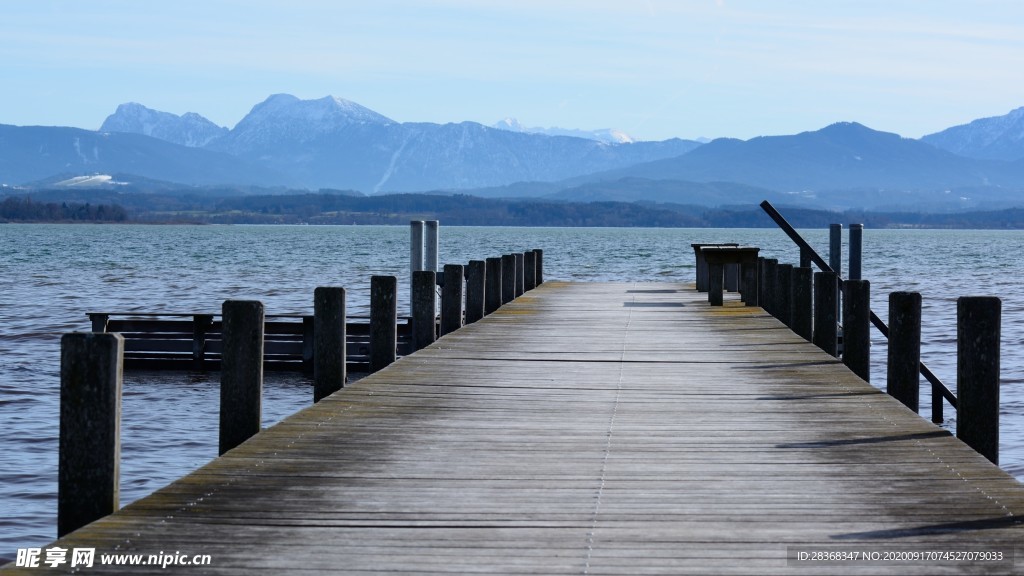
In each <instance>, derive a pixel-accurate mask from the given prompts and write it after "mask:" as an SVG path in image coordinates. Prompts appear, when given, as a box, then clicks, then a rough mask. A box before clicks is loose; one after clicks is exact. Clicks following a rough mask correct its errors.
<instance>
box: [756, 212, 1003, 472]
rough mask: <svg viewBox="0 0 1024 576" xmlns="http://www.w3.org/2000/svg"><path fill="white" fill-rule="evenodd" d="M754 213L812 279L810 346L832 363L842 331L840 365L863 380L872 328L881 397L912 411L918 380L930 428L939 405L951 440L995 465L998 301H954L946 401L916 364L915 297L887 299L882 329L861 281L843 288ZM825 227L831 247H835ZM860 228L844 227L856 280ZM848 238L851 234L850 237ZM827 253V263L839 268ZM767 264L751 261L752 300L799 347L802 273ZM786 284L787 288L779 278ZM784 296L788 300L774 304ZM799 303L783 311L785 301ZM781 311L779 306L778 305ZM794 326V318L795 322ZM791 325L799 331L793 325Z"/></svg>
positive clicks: (940, 387)
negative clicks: (755, 283)
mask: <svg viewBox="0 0 1024 576" xmlns="http://www.w3.org/2000/svg"><path fill="white" fill-rule="evenodd" d="M761 208H762V209H763V210H764V211H765V213H767V214H768V216H769V217H771V218H772V220H774V221H775V223H776V224H777V225H778V226H779V228H781V229H782V231H783V232H785V233H786V235H787V236H789V238H790V239H791V240H792V241H793V242H794V244H796V245H797V246H798V247H799V248H800V257H801V260H802V261H803V262H802V263H807V262H810V263H813V264H815V265H816V266H817V267H818V268H819V269H820V272H815V273H814V274H813V285H814V290H813V292H814V298H813V300H814V303H815V304H814V305H813V308H814V318H815V320H814V325H813V330H812V336H811V338H810V339H811V341H813V342H814V343H815V344H817V345H818V346H819V347H821V348H822V349H823V350H825V351H826V352H828V353H829V354H832V355H833V356H836V357H839V356H840V353H839V346H838V328H839V326H840V325H841V326H842V335H843V346H842V354H841V355H842V357H843V361H844V363H846V364H847V366H849V367H850V368H851V370H853V371H854V372H855V373H857V374H858V375H859V376H861V378H863V379H864V380H865V381H869V380H870V376H869V371H870V338H869V335H868V334H867V331H868V329H869V326H868V323H869V322H870V324H871V325H874V326H875V328H877V329H878V331H879V333H881V334H882V335H883V336H884V337H885V338H886V339H887V340H888V342H889V350H888V358H887V382H886V391H887V392H888V393H889V394H890V395H892V396H894V397H895V398H897V399H898V400H900V401H901V402H902V403H903V404H905V405H906V406H907V407H908V408H910V409H911V410H914V411H915V412H917V411H918V409H919V408H918V396H919V394H920V385H919V380H918V374H920V375H921V376H924V378H925V379H926V380H927V381H928V382H929V383H930V384H931V398H932V414H931V417H932V422H934V423H936V424H940V423H942V422H943V421H944V418H943V409H942V402H943V400H945V401H947V402H949V404H950V406H952V407H953V409H954V410H956V411H957V426H956V434H957V437H959V438H960V439H962V440H963V441H964V442H966V443H967V444H968V445H970V446H971V447H972V448H974V449H975V450H977V451H978V452H979V453H981V454H982V455H983V456H985V457H986V458H988V459H989V460H990V461H992V462H993V463H996V464H998V463H999V340H1000V315H1001V301H1000V300H999V298H996V297H989V296H975V297H961V298H959V299H958V300H957V391H958V395H956V394H953V392H952V391H950V389H949V387H947V386H946V385H945V384H944V383H943V382H942V381H941V380H940V379H939V378H938V377H937V376H936V375H935V374H934V373H933V372H932V371H931V370H930V369H929V368H928V366H926V365H925V364H924V362H921V360H920V347H921V344H920V340H921V296H920V294H918V293H910V292H894V293H892V294H890V295H889V322H890V324H891V329H890V326H889V325H887V324H886V323H885V322H884V321H883V320H882V319H881V318H879V317H878V315H877V314H875V312H874V311H872V310H871V308H870V284H869V283H868V281H866V280H861V279H859V278H858V279H847V280H843V279H842V278H841V276H840V274H839V271H838V270H837V269H836V268H834V267H833V266H832V265H830V263H829V262H826V261H825V260H824V259H823V258H822V257H821V256H820V255H819V254H818V253H817V251H815V250H814V248H812V247H811V246H810V244H808V243H807V241H806V240H804V238H803V237H802V236H800V234H799V233H798V232H797V231H796V229H795V228H793V226H792V225H791V224H790V223H789V222H788V221H786V219H785V218H784V217H783V216H782V214H781V213H779V211H778V210H776V209H775V207H774V206H772V205H771V203H770V202H768V201H767V200H765V201H764V202H762V203H761ZM836 228H837V226H833V227H832V231H831V234H830V240H831V244H832V245H833V246H835V245H836V244H838V242H837V240H836V237H837V235H836V234H835V232H836ZM862 230H863V227H862V226H861V225H854V226H852V227H851V233H852V234H851V239H852V240H851V245H853V247H854V248H855V249H854V250H851V258H850V262H851V265H852V266H851V268H852V269H853V273H855V274H856V276H860V268H861V255H860V250H859V247H860V245H861V242H862V240H861V238H860V237H859V236H860V235H859V234H857V233H856V232H860V231H862ZM855 231H856V232H855ZM836 252H837V250H835V249H833V258H832V259H833V261H834V262H836V263H838V262H839V261H840V260H839V258H838V256H837V254H836ZM783 266H788V265H779V264H777V262H776V261H775V260H773V259H765V258H763V257H761V258H759V272H758V278H759V280H760V283H759V288H758V294H759V296H760V302H761V305H762V307H763V308H764V309H765V310H766V311H768V312H769V313H771V314H772V315H773V316H776V317H777V318H779V319H780V320H781V321H782V322H783V323H785V324H786V325H787V326H790V327H791V328H793V329H794V331H795V332H797V333H798V334H800V335H801V336H803V337H804V338H805V339H807V326H806V321H805V320H801V321H800V322H799V323H798V322H797V320H796V318H797V315H798V312H797V309H798V308H799V309H800V312H799V314H804V313H805V310H804V309H805V308H808V307H809V306H811V304H810V303H809V302H806V298H807V297H806V296H805V294H806V293H807V291H808V287H807V284H808V283H809V282H810V280H809V274H808V271H809V269H808V268H805V267H800V268H791V269H792V271H793V272H797V271H798V270H799V274H792V275H790V274H787V273H786V271H788V270H787V269H784V268H783ZM787 276H789V281H788V282H786V280H785V278H786V277H787ZM783 292H785V293H787V294H788V295H789V297H788V298H781V297H780V295H781V294H782V293H783ZM840 294H842V295H843V296H844V305H843V307H842V310H843V314H842V322H841V323H840V322H839V321H838V320H839V314H838V311H839V307H838V303H839V298H838V297H839V295H840ZM797 300H800V301H801V302H804V303H803V304H800V305H796V306H794V305H789V306H787V305H785V304H784V303H785V302H786V301H789V302H794V301H797ZM780 302H781V303H783V304H780ZM801 318H802V316H801ZM798 324H799V325H798Z"/></svg>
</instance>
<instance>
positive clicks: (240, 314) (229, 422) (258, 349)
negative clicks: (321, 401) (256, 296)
mask: <svg viewBox="0 0 1024 576" xmlns="http://www.w3.org/2000/svg"><path fill="white" fill-rule="evenodd" d="M263 318H264V311H263V303H262V302H259V301H257V300H226V301H225V302H224V304H223V305H222V306H221V322H222V331H223V333H222V335H221V339H222V340H221V342H222V346H223V350H222V352H221V372H220V443H219V454H224V453H225V452H227V451H228V450H231V449H232V448H234V447H235V446H238V445H239V444H241V443H242V442H245V441H246V440H248V439H249V437H251V436H253V435H254V434H256V433H257V432H259V431H260V423H261V422H260V420H261V417H262V415H261V410H262V404H261V402H262V396H263Z"/></svg>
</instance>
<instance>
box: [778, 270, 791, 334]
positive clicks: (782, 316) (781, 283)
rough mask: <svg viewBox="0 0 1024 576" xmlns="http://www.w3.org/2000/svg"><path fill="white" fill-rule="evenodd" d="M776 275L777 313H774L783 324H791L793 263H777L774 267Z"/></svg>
mask: <svg viewBox="0 0 1024 576" xmlns="http://www.w3.org/2000/svg"><path fill="white" fill-rule="evenodd" d="M775 273H776V275H777V278H776V281H775V287H776V289H777V290H778V293H779V296H778V313H777V314H776V315H775V317H776V318H778V319H779V320H780V321H781V322H782V323H783V324H785V325H786V326H789V327H792V325H793V301H792V298H793V288H792V284H793V265H792V264H779V265H778V266H776V267H775Z"/></svg>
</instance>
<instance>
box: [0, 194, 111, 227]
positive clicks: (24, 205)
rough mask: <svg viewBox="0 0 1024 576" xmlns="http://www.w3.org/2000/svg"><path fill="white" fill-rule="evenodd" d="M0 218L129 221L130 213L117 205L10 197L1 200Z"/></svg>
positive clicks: (44, 220)
mask: <svg viewBox="0 0 1024 576" xmlns="http://www.w3.org/2000/svg"><path fill="white" fill-rule="evenodd" d="M0 220H5V221H8V222H126V221H128V212H127V211H126V210H125V209H124V208H123V207H121V206H118V205H117V204H90V203H88V202H86V203H85V204H80V203H75V202H72V203H71V204H68V203H67V202H61V203H60V204H58V203H56V202H46V203H43V202H34V201H33V200H32V198H30V197H28V196H25V197H17V196H8V197H7V198H4V201H3V202H0Z"/></svg>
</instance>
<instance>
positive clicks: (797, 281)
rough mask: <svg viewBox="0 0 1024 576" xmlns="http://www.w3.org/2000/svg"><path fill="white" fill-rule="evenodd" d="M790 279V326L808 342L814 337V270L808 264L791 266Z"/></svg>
mask: <svg viewBox="0 0 1024 576" xmlns="http://www.w3.org/2000/svg"><path fill="white" fill-rule="evenodd" d="M791 281H792V282H791V288H790V289H791V295H790V306H791V307H792V316H791V318H792V322H793V323H792V325H791V326H790V328H792V329H793V332H796V334H797V335H798V336H800V337H801V338H803V339H804V340H807V341H808V342H810V341H811V340H812V339H813V337H814V271H813V270H812V269H811V268H810V267H809V266H808V267H803V266H801V267H800V268H793V273H792V278H791Z"/></svg>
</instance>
